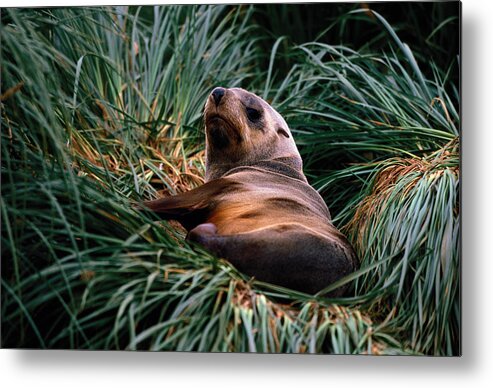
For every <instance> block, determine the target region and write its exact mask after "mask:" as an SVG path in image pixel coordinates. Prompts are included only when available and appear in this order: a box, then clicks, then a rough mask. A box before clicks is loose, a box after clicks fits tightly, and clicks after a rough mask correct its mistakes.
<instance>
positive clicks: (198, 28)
mask: <svg viewBox="0 0 493 388" xmlns="http://www.w3.org/2000/svg"><path fill="white" fill-rule="evenodd" d="M256 12H258V9H257V8H256V7H255V6H193V7H183V6H164V7H144V8H126V7H116V8H72V9H50V10H48V9H37V10H30V9H19V10H16V9H8V10H5V12H3V13H2V26H1V28H2V30H1V34H2V94H1V104H2V198H1V214H2V216H1V217H2V248H1V249H2V251H1V254H2V279H1V282H2V345H3V346H5V347H36V348H38V347H40V348H84V349H151V350H195V351H257V352H326V353H346V354H351V353H359V354H361V353H372V354H374V353H375V354H386V353H389V354H403V353H419V354H421V353H422V354H436V355H441V354H458V353H459V351H460V350H459V334H460V325H459V322H460V308H459V292H458V290H459V287H458V285H459V281H460V278H459V268H458V265H459V263H458V262H459V256H458V224H459V221H458V217H459V206H458V183H457V182H458V178H459V172H458V143H457V136H458V133H459V114H458V103H457V102H458V95H457V93H456V91H454V87H453V83H451V82H450V80H449V78H450V77H451V71H449V70H447V69H445V70H442V69H439V68H438V67H437V66H435V65H433V64H432V63H431V64H430V65H429V68H428V69H426V70H427V71H426V72H425V71H422V69H421V67H422V64H418V61H417V60H415V56H414V54H413V51H412V49H411V48H409V47H408V46H407V45H405V44H404V43H403V42H402V41H401V40H400V39H399V37H398V35H397V34H396V33H395V31H394V29H393V28H392V27H391V26H390V25H389V24H388V23H387V21H386V20H385V19H383V18H382V17H381V16H380V15H378V14H376V13H375V14H374V15H375V16H374V17H375V18H376V19H377V20H378V21H379V23H380V26H381V31H382V33H387V34H389V35H390V36H391V37H392V39H393V43H392V44H391V45H389V47H388V49H387V50H385V51H384V52H372V51H370V50H368V49H365V50H362V51H354V50H352V49H350V48H349V47H346V46H341V45H338V46H334V45H328V44H326V43H320V42H306V43H303V44H301V45H298V46H296V45H293V44H291V43H290V42H287V41H286V40H283V39H282V38H281V37H277V38H279V39H278V40H276V42H275V44H274V45H273V49H272V51H271V52H270V53H268V55H266V54H265V53H264V52H263V51H262V49H261V47H262V45H263V44H265V41H268V40H266V39H267V38H268V37H267V36H266V33H265V31H263V30H262V29H261V28H259V26H258V25H256V24H255V23H254V22H253V21H254V20H256V17H257V16H256V15H257V14H256ZM357 15H358V17H359V18H360V17H361V15H360V14H357ZM345 17H346V16H345ZM277 38H276V39H277ZM281 44H282V45H286V44H287V45H288V46H286V47H287V51H286V50H284V49H283V50H280V47H281ZM286 47H285V48H286ZM286 52H287V55H289V61H288V63H292V64H293V65H292V67H291V68H290V69H289V70H288V71H287V72H286V73H283V72H282V71H281V70H280V68H278V67H277V66H276V64H277V63H278V62H279V61H280V60H283V58H282V56H283V55H285V53H286ZM426 74H433V75H434V76H433V77H432V78H429V77H428V76H427V75H426ZM217 85H224V86H230V87H232V86H242V87H245V88H247V89H250V90H253V91H255V92H257V93H259V94H263V95H264V96H265V98H267V99H268V100H269V101H271V102H272V104H273V105H274V106H275V107H276V108H278V110H279V111H280V112H281V113H282V114H283V115H284V116H285V117H286V118H287V120H288V123H289V124H290V126H291V127H292V128H293V132H294V135H295V138H296V140H297V143H298V145H299V147H300V150H301V152H302V154H303V158H304V162H305V171H306V173H307V175H308V177H309V179H310V181H311V183H312V184H313V185H314V186H315V187H316V188H317V189H318V190H320V192H321V193H322V194H323V196H324V197H325V199H326V201H327V203H328V205H329V207H330V208H331V210H332V211H333V213H335V214H334V215H335V222H336V223H337V225H338V226H340V227H343V228H344V230H345V231H346V232H347V233H348V235H349V236H350V238H351V239H352V240H353V243H354V245H355V247H356V248H357V250H358V253H359V256H360V259H361V269H360V270H359V271H358V272H357V273H355V274H353V275H351V276H350V277H349V278H348V279H344V280H343V281H347V282H349V281H351V282H352V284H353V294H352V295H349V296H348V297H346V298H341V299H337V300H327V299H324V298H323V297H321V296H312V295H305V294H301V293H298V292H294V291H292V290H287V289H283V288H281V287H277V286H274V285H269V284H264V283H260V282H258V281H255V279H248V278H247V277H245V276H244V275H242V274H241V273H238V272H237V271H236V270H235V269H234V268H233V267H232V266H231V265H230V264H229V263H227V262H226V261H224V260H221V259H218V258H215V257H212V256H210V255H209V254H207V253H206V252H204V251H202V250H200V248H197V247H191V246H189V245H188V244H187V243H185V242H184V241H183V240H184V231H183V229H181V228H180V227H179V226H178V225H176V224H175V223H173V222H169V223H168V222H161V221H159V220H157V219H156V218H155V217H154V216H153V215H152V214H146V213H138V212H135V211H134V210H132V206H131V201H134V200H138V199H149V198H155V197H157V196H159V195H162V194H163V193H166V194H175V193H177V192H181V191H185V190H188V189H190V188H193V187H195V186H197V185H199V184H201V183H202V182H203V174H204V153H203V133H202V123H201V114H202V107H203V104H204V101H205V98H206V96H207V94H208V93H209V92H210V90H211V89H212V88H213V87H214V86H217ZM450 90H452V91H453V92H452V94H450V93H449V92H447V91H450Z"/></svg>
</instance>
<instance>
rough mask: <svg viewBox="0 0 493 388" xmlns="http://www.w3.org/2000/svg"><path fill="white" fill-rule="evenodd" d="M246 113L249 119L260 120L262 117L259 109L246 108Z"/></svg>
mask: <svg viewBox="0 0 493 388" xmlns="http://www.w3.org/2000/svg"><path fill="white" fill-rule="evenodd" d="M246 113H247V117H248V120H250V121H253V122H255V121H258V120H259V119H260V112H259V111H258V110H257V109H253V108H246Z"/></svg>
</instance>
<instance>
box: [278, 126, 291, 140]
mask: <svg viewBox="0 0 493 388" xmlns="http://www.w3.org/2000/svg"><path fill="white" fill-rule="evenodd" d="M277 133H278V134H279V135H283V136H284V137H287V138H288V139H289V133H288V131H286V130H285V129H284V128H281V127H279V128H277Z"/></svg>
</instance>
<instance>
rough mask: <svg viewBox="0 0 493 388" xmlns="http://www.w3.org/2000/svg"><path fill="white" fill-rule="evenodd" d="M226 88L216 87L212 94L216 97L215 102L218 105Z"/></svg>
mask: <svg viewBox="0 0 493 388" xmlns="http://www.w3.org/2000/svg"><path fill="white" fill-rule="evenodd" d="M224 92H225V90H224V88H215V89H214V90H213V91H212V93H211V95H212V98H213V99H214V103H215V104H216V106H218V105H219V103H220V102H221V98H223V96H224Z"/></svg>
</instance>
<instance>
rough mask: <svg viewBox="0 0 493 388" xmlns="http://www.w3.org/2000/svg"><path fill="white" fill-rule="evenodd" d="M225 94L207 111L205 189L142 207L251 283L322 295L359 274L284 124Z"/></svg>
mask: <svg viewBox="0 0 493 388" xmlns="http://www.w3.org/2000/svg"><path fill="white" fill-rule="evenodd" d="M222 90H223V92H224V95H223V96H222V98H221V99H220V100H219V102H217V101H216V100H215V99H214V97H213V95H212V94H211V96H210V97H209V98H208V100H207V103H206V106H205V112H204V116H205V124H206V156H207V160H206V167H207V170H206V183H205V184H204V185H203V186H201V187H198V188H197V189H194V190H191V191H189V192H186V193H184V194H180V195H177V196H173V197H167V198H162V199H159V200H156V201H149V202H146V203H145V206H146V207H147V208H149V209H151V210H153V211H155V212H157V213H159V214H160V215H161V216H162V217H163V218H168V219H177V220H178V221H180V222H181V223H182V224H183V225H184V227H185V228H186V229H187V230H188V231H189V234H188V236H187V238H188V239H189V240H191V241H194V242H196V243H199V244H201V245H203V246H204V247H205V248H207V249H209V250H210V251H211V252H213V253H215V254H217V255H219V256H222V257H225V258H227V259H228V260H229V261H231V262H232V263H233V264H234V265H235V266H236V267H237V268H238V269H239V270H240V271H243V272H244V273H246V274H248V275H250V276H254V277H255V278H257V279H259V280H263V281H267V282H271V283H275V284H280V285H283V286H286V287H291V288H294V289H298V290H301V291H305V292H309V293H315V292H318V291H320V290H321V289H323V288H325V287H327V286H328V285H329V284H330V283H332V282H334V281H336V280H338V279H340V278H341V277H342V276H344V275H347V274H349V273H350V272H351V271H353V270H354V269H355V267H356V265H357V262H356V256H355V254H354V251H353V249H352V247H351V245H350V244H349V243H348V241H347V240H346V238H345V237H344V236H343V235H342V234H341V233H340V232H339V231H338V230H337V229H336V228H335V227H334V226H333V225H332V223H331V220H330V213H329V210H328V208H327V206H326V205H325V203H324V202H323V200H322V198H321V197H320V195H319V194H318V193H317V192H316V191H315V190H314V189H313V188H312V187H311V186H310V185H309V184H308V183H307V180H306V178H305V176H304V175H303V172H302V161H301V157H300V155H299V153H298V150H297V148H296V145H295V143H294V140H293V138H292V135H291V133H290V130H289V128H288V126H287V124H286V122H285V121H284V120H283V118H282V117H281V116H280V115H279V114H278V113H277V112H276V111H275V110H274V109H272V108H271V107H270V105H269V104H267V103H266V102H265V101H264V100H262V99H261V98H259V97H257V96H255V95H254V94H252V93H249V92H247V91H245V90H243V89H237V88H233V89H222ZM247 108H249V109H255V110H256V111H257V112H259V113H260V118H259V119H258V120H250V119H249V116H248V114H247V110H246V109H247ZM343 291H344V288H340V289H338V290H336V292H334V293H332V295H340V294H342V292H343Z"/></svg>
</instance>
